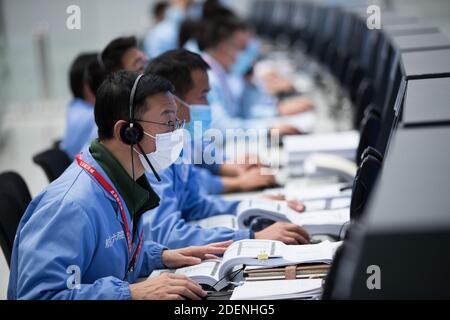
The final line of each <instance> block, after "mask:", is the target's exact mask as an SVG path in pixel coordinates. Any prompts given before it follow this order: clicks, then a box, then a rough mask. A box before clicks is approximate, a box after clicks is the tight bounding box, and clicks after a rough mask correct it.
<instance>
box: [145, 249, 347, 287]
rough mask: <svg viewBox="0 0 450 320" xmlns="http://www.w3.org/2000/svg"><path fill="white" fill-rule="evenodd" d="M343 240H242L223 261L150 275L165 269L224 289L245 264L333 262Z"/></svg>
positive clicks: (203, 263)
mask: <svg viewBox="0 0 450 320" xmlns="http://www.w3.org/2000/svg"><path fill="white" fill-rule="evenodd" d="M340 245H341V242H333V243H331V242H328V241H324V242H321V243H319V244H307V245H286V244H284V243H282V242H280V241H272V240H241V241H237V242H235V243H233V244H232V245H231V246H230V247H229V248H228V249H227V250H226V251H225V253H224V255H223V258H222V259H221V260H207V261H204V262H202V263H200V264H198V265H195V266H189V267H185V268H179V269H175V270H155V271H153V272H152V274H151V275H150V278H152V277H155V276H158V275H160V274H162V273H164V272H172V273H176V274H184V275H186V276H187V277H190V278H192V279H193V280H195V281H197V282H198V283H200V284H206V285H208V286H210V287H213V288H214V289H215V290H221V289H222V288H224V287H226V286H227V285H228V284H229V282H228V281H227V279H230V278H232V276H233V274H234V273H235V272H236V268H237V269H238V270H243V268H242V266H261V267H279V266H288V265H298V264H311V263H325V264H330V263H331V261H332V259H333V256H334V253H335V251H336V249H337V248H338V247H339V246H340ZM239 267H240V268H239Z"/></svg>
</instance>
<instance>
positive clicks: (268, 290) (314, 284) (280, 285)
mask: <svg viewBox="0 0 450 320" xmlns="http://www.w3.org/2000/svg"><path fill="white" fill-rule="evenodd" d="M321 288H322V280H321V279H301V280H268V281H246V282H245V283H244V284H243V285H242V286H239V287H236V288H235V289H234V292H233V294H232V296H231V300H247V299H258V300H263V299H289V298H291V299H293V298H302V297H310V296H314V295H317V294H320V292H321Z"/></svg>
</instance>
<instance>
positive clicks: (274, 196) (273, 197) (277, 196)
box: [262, 194, 285, 201]
mask: <svg viewBox="0 0 450 320" xmlns="http://www.w3.org/2000/svg"><path fill="white" fill-rule="evenodd" d="M262 198H266V199H271V200H279V201H282V200H285V197H284V195H282V194H265V195H262Z"/></svg>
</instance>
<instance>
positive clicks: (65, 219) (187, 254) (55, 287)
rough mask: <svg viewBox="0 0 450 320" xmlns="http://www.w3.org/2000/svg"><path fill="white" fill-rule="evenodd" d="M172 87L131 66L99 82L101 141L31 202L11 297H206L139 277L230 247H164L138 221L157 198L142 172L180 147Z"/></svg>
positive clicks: (165, 278) (169, 278) (185, 282)
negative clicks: (136, 70)
mask: <svg viewBox="0 0 450 320" xmlns="http://www.w3.org/2000/svg"><path fill="white" fill-rule="evenodd" d="M172 90H173V87H172V85H171V84H170V83H169V82H168V81H167V80H164V79H162V78H159V77H156V76H150V75H138V74H137V73H133V72H128V71H119V72H117V73H114V74H112V75H110V76H109V77H108V78H107V79H106V80H105V82H104V83H103V84H102V85H101V87H100V88H99V90H98V93H97V99H96V103H95V121H96V124H97V126H98V135H99V139H96V140H94V141H93V142H92V144H91V146H90V147H89V148H88V149H85V150H83V151H82V152H81V153H80V154H79V155H77V157H76V161H74V162H73V164H72V165H71V166H70V167H69V168H68V170H66V171H65V172H64V173H63V174H62V176H61V177H60V178H59V179H57V180H56V181H54V182H53V183H52V184H50V185H49V186H48V187H47V188H46V189H45V190H44V191H43V192H41V193H40V194H39V195H38V196H37V197H36V198H35V199H34V200H33V201H32V202H31V204H30V205H29V207H28V209H27V211H26V212H25V214H24V216H23V218H22V220H21V222H20V224H19V227H18V231H17V234H16V239H15V241H14V248H13V253H12V261H11V273H10V280H9V287H8V298H9V299H180V298H183V297H184V298H190V299H199V298H200V297H203V296H205V292H204V291H203V290H202V289H201V287H200V286H199V285H198V284H196V283H194V282H193V281H191V280H189V279H188V278H186V277H185V276H180V275H174V274H165V275H162V276H160V277H157V278H154V279H147V280H145V281H142V282H136V280H137V279H138V278H140V277H145V276H148V274H149V273H150V272H151V271H152V270H153V269H156V268H165V267H168V268H174V267H179V266H183V265H192V264H196V263H199V262H200V261H201V260H203V259H205V258H208V257H209V255H210V254H220V253H223V252H224V250H225V247H226V246H227V245H229V244H230V243H229V242H226V243H219V244H212V245H210V246H205V247H191V248H184V249H180V250H167V248H166V247H165V246H162V245H160V244H157V243H154V242H152V241H151V237H150V235H149V234H148V233H147V232H144V229H143V227H142V222H143V221H142V218H141V216H142V214H143V213H144V212H146V211H147V210H149V209H152V208H155V207H157V206H158V205H159V203H160V201H161V200H160V198H159V197H158V195H157V194H156V193H155V192H154V191H153V189H152V187H151V186H150V184H149V183H148V180H147V178H146V177H145V175H144V172H145V171H146V170H151V169H152V168H153V167H152V165H151V164H152V162H153V163H156V162H157V161H155V160H157V159H160V161H159V163H160V164H161V159H166V161H168V160H167V159H170V157H167V155H168V154H169V153H172V152H175V151H176V150H179V144H178V142H176V143H173V142H170V141H175V140H176V139H172V138H173V137H175V136H179V130H178V129H179V121H178V120H177V118H176V112H177V107H176V104H175V102H174V100H173V96H172V95H171V93H170V92H171V91H172ZM167 137H171V138H169V139H167ZM144 155H145V156H144ZM165 165H170V163H166V164H165ZM155 167H156V166H155ZM154 174H155V175H157V171H154Z"/></svg>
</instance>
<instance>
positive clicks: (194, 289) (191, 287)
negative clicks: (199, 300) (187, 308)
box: [176, 279, 206, 297]
mask: <svg viewBox="0 0 450 320" xmlns="http://www.w3.org/2000/svg"><path fill="white" fill-rule="evenodd" d="M181 282H182V283H181V284H180V285H176V287H179V288H185V290H184V292H189V293H192V294H193V295H195V296H196V297H204V296H206V292H205V291H203V289H202V287H201V286H200V285H199V284H198V283H196V282H194V281H192V280H191V279H187V280H184V281H181ZM189 293H188V294H189ZM181 294H183V296H185V297H186V295H185V294H184V293H181Z"/></svg>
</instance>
